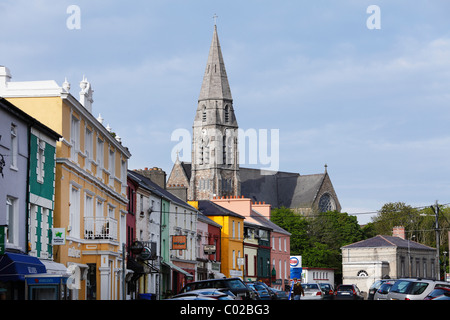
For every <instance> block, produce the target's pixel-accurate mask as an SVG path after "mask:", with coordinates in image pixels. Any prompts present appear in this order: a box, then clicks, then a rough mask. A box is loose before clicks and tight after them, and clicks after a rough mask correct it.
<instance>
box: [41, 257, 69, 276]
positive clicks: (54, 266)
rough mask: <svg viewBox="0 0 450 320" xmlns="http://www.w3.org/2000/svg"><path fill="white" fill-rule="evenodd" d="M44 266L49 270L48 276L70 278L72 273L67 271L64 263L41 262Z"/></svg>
mask: <svg viewBox="0 0 450 320" xmlns="http://www.w3.org/2000/svg"><path fill="white" fill-rule="evenodd" d="M41 262H42V264H43V265H44V266H45V269H46V270H47V274H53V275H62V276H69V275H70V272H68V271H67V268H66V266H65V265H63V264H62V263H58V262H55V261H51V260H41Z"/></svg>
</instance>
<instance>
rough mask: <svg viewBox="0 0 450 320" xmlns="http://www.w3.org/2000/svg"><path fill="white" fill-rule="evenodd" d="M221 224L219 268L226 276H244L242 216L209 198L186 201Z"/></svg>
mask: <svg viewBox="0 0 450 320" xmlns="http://www.w3.org/2000/svg"><path fill="white" fill-rule="evenodd" d="M188 203H189V204H190V205H191V206H193V207H195V208H197V209H198V210H199V211H201V212H202V213H203V214H204V215H205V216H207V217H208V218H210V219H211V220H213V221H214V222H216V223H218V224H220V225H221V226H222V229H221V230H222V232H221V240H222V241H221V248H220V252H221V254H220V258H221V270H220V272H221V273H223V274H224V275H225V276H226V277H227V278H228V277H241V278H243V276H244V219H245V218H244V217H243V216H241V215H239V214H237V213H235V212H233V211H231V210H228V209H225V208H224V207H221V206H220V205H218V204H215V203H214V202H212V201H209V200H199V201H188Z"/></svg>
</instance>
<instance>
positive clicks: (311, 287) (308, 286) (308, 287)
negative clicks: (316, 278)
mask: <svg viewBox="0 0 450 320" xmlns="http://www.w3.org/2000/svg"><path fill="white" fill-rule="evenodd" d="M302 287H303V289H304V290H314V289H315V290H319V286H318V285H317V284H316V283H305V284H303V285H302Z"/></svg>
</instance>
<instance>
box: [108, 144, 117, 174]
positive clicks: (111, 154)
mask: <svg viewBox="0 0 450 320" xmlns="http://www.w3.org/2000/svg"><path fill="white" fill-rule="evenodd" d="M115 172H116V164H115V152H114V150H111V149H110V150H109V173H110V174H111V175H112V176H113V177H114V176H115Z"/></svg>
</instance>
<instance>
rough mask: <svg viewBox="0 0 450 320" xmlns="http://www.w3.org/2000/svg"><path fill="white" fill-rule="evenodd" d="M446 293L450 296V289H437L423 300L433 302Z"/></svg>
mask: <svg viewBox="0 0 450 320" xmlns="http://www.w3.org/2000/svg"><path fill="white" fill-rule="evenodd" d="M445 293H448V294H450V288H444V287H439V288H438V287H436V288H435V289H434V290H433V291H431V292H430V293H429V294H428V295H427V296H426V297H425V298H424V299H423V300H433V299H434V298H436V297H439V296H441V295H443V294H445Z"/></svg>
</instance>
